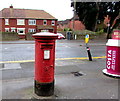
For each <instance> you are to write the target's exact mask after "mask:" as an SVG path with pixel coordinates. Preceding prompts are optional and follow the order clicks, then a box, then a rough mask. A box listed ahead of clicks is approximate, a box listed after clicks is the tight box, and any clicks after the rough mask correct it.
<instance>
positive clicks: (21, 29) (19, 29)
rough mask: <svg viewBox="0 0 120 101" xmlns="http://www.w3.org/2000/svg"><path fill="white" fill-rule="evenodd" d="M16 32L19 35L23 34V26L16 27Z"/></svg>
mask: <svg viewBox="0 0 120 101" xmlns="http://www.w3.org/2000/svg"><path fill="white" fill-rule="evenodd" d="M17 33H18V34H19V35H23V34H25V28H17Z"/></svg>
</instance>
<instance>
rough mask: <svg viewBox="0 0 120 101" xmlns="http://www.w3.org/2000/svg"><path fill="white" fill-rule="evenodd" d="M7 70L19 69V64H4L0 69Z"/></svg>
mask: <svg viewBox="0 0 120 101" xmlns="http://www.w3.org/2000/svg"><path fill="white" fill-rule="evenodd" d="M8 69H21V66H20V63H6V64H4V68H1V69H0V70H8Z"/></svg>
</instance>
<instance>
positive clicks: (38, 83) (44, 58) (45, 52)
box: [32, 32, 58, 96]
mask: <svg viewBox="0 0 120 101" xmlns="http://www.w3.org/2000/svg"><path fill="white" fill-rule="evenodd" d="M32 36H33V37H34V38H35V74H34V75H35V77H34V80H35V93H36V94H37V95H38V96H50V95H53V93H54V67H55V65H54V64H55V40H56V39H57V38H58V36H57V35H56V34H54V33H50V32H40V33H36V34H33V35H32Z"/></svg>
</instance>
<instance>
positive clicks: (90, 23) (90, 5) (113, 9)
mask: <svg viewBox="0 0 120 101" xmlns="http://www.w3.org/2000/svg"><path fill="white" fill-rule="evenodd" d="M71 6H72V7H74V2H72V4H71ZM74 8H75V11H76V13H77V15H78V16H79V20H80V21H82V22H83V24H84V25H85V26H86V29H87V30H91V31H95V30H96V25H97V21H100V22H102V21H103V20H104V17H105V16H106V15H109V17H110V18H111V20H110V25H112V23H113V21H114V19H115V18H116V17H117V16H118V14H119V12H120V1H119V2H76V7H74ZM101 27H102V26H101ZM110 27H111V26H110Z"/></svg>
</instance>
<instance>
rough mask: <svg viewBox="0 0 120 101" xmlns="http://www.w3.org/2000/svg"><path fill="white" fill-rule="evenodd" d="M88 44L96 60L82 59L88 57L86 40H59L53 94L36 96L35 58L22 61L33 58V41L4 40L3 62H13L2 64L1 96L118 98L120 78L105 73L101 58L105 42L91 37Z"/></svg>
mask: <svg viewBox="0 0 120 101" xmlns="http://www.w3.org/2000/svg"><path fill="white" fill-rule="evenodd" d="M15 43H16V44H15ZM89 46H90V48H91V53H92V55H93V56H94V57H97V58H94V59H93V61H88V59H83V58H82V57H87V53H86V49H85V44H84V41H79V40H78V41H76V40H70V41H68V40H58V41H57V44H56V62H55V91H54V95H53V96H51V97H38V96H37V97H36V96H34V95H35V94H34V89H33V87H34V61H32V62H31V61H26V62H21V61H22V60H34V42H33V41H29V42H28V41H26V42H25V41H19V42H18V41H17V42H14V43H13V42H9V43H8V42H4V43H3V48H2V49H3V53H2V55H3V57H4V58H3V61H13V62H11V63H10V62H8V63H2V64H0V65H1V67H2V68H1V70H0V71H2V83H3V85H2V99H91V101H92V100H93V99H95V101H98V100H99V99H100V100H101V99H104V100H105V101H107V99H108V101H109V99H111V100H113V101H118V98H120V97H119V95H120V91H119V90H120V87H119V85H120V82H119V80H118V79H115V78H110V77H107V76H105V75H103V73H102V70H103V69H104V68H106V64H105V61H106V60H105V57H102V56H105V48H106V47H105V41H100V42H99V41H94V40H91V41H90V43H89ZM24 52H25V53H24ZM14 53H15V54H14ZM11 54H12V55H11ZM7 57H8V58H7ZM77 57H78V58H77ZM98 57H99V58H98ZM15 61H16V62H15Z"/></svg>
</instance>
